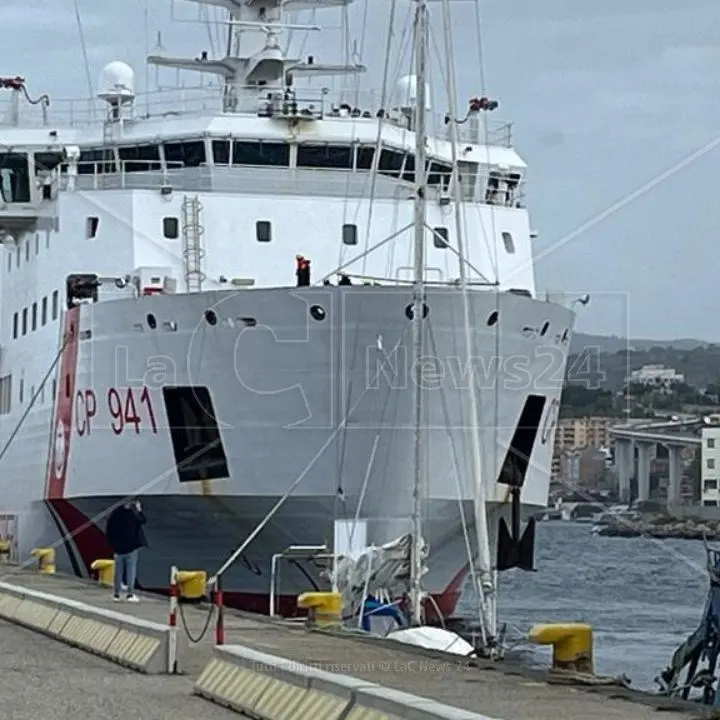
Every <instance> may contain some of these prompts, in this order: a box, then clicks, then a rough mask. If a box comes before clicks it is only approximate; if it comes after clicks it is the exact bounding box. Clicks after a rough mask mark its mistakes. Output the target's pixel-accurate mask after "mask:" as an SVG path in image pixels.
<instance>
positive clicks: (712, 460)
mask: <svg viewBox="0 0 720 720" xmlns="http://www.w3.org/2000/svg"><path fill="white" fill-rule="evenodd" d="M707 466H708V470H714V469H715V458H708V459H707Z"/></svg>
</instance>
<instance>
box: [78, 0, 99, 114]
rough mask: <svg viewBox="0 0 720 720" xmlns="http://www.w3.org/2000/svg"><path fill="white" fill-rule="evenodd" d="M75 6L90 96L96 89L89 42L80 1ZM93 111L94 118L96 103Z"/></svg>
mask: <svg viewBox="0 0 720 720" xmlns="http://www.w3.org/2000/svg"><path fill="white" fill-rule="evenodd" d="M73 6H74V8H75V21H76V22H77V28H78V35H79V36H80V48H81V49H82V56H83V63H84V65H85V79H86V81H87V85H88V91H89V92H90V97H91V98H92V97H94V95H95V91H94V89H93V81H92V75H91V73H90V60H89V59H88V51H87V43H86V42H85V31H84V29H83V21H82V17H81V15H80V3H79V1H78V0H73ZM91 112H92V115H93V118H94V117H95V103H92V104H91Z"/></svg>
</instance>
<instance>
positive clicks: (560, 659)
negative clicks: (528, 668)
mask: <svg viewBox="0 0 720 720" xmlns="http://www.w3.org/2000/svg"><path fill="white" fill-rule="evenodd" d="M528 639H529V640H530V642H531V643H534V644H535V645H552V648H553V658H552V669H553V670H573V671H575V672H581V673H589V674H591V675H592V674H593V673H594V662H593V634H592V628H591V627H590V626H589V625H585V624H583V623H558V624H554V625H535V626H533V628H532V629H531V630H530V633H529V635H528Z"/></svg>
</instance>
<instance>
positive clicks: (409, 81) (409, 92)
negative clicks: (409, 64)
mask: <svg viewBox="0 0 720 720" xmlns="http://www.w3.org/2000/svg"><path fill="white" fill-rule="evenodd" d="M395 102H396V105H397V106H398V107H402V108H412V107H415V106H416V105H417V77H415V75H405V76H404V77H401V78H400V80H398V84H397V85H396V86H395ZM430 109H431V107H430V85H429V84H428V83H425V110H430Z"/></svg>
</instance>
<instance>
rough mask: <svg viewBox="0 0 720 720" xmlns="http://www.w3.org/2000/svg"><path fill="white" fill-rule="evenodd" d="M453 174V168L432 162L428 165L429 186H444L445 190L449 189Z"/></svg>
mask: <svg viewBox="0 0 720 720" xmlns="http://www.w3.org/2000/svg"><path fill="white" fill-rule="evenodd" d="M451 174H452V167H450V165H445V164H443V163H437V162H431V163H430V164H429V165H428V177H427V184H428V185H442V187H443V188H447V187H448V185H450V175H451Z"/></svg>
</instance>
